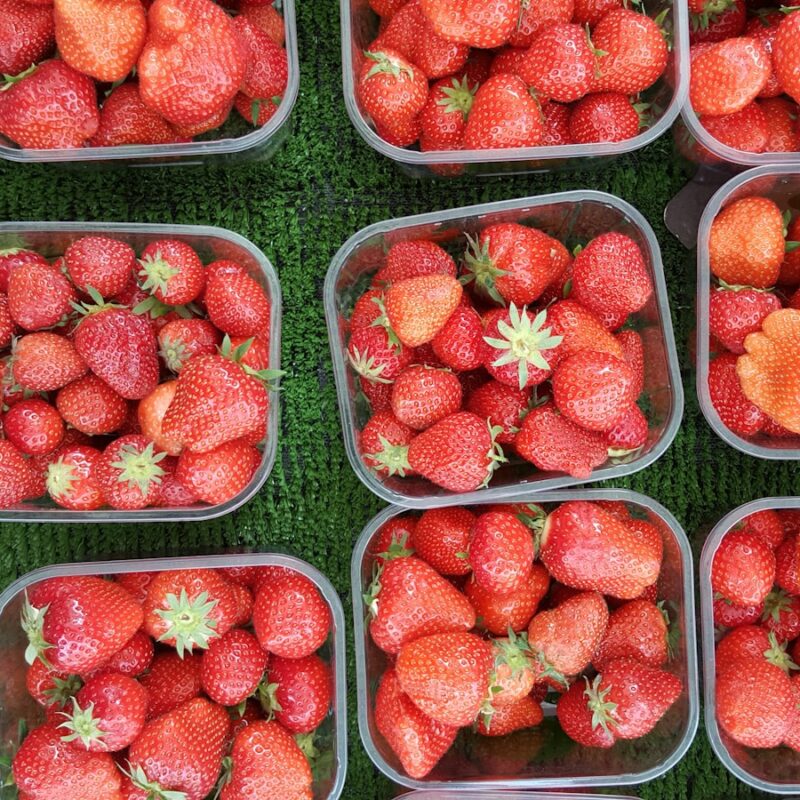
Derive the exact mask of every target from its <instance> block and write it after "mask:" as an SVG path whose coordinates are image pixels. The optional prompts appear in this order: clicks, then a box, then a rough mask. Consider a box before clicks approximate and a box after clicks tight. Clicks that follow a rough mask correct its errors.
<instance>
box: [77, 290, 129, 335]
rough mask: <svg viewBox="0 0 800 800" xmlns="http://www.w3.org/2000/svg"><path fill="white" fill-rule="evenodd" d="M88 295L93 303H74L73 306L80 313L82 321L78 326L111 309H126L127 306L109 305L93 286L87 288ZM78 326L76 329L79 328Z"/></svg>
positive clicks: (80, 320)
mask: <svg viewBox="0 0 800 800" xmlns="http://www.w3.org/2000/svg"><path fill="white" fill-rule="evenodd" d="M86 293H87V294H88V295H89V297H90V298H91V300H92V302H91V303H87V302H83V303H76V302H75V301H72V303H71V306H72V308H73V309H74V310H75V311H76V312H77V313H78V316H79V317H80V319H79V320H78V323H77V325H80V324H81V323H82V322H83V321H84V320H86V319H88V318H89V317H92V316H94V315H95V314H100V313H102V312H103V311H110V310H111V309H115V308H117V309H118V308H126V306H123V305H121V304H120V303H109V302H107V301H106V300H104V299H103V296H102V295H101V294H100V292H98V291H97V289H95V288H94V287H93V286H88V287H87V288H86ZM77 325H76V327H77Z"/></svg>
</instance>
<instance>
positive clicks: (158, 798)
mask: <svg viewBox="0 0 800 800" xmlns="http://www.w3.org/2000/svg"><path fill="white" fill-rule="evenodd" d="M227 760H230V759H227ZM118 766H119V768H120V771H121V772H122V773H123V774H124V775H127V776H128V778H130V781H131V783H132V784H133V785H134V786H135V787H136V788H137V789H139V790H140V791H142V792H145V794H146V796H147V797H146V800H186V793H185V792H179V791H176V790H175V789H164V788H163V787H162V786H161V784H159V783H156V782H155V781H151V780H150V779H149V778H148V777H147V775H146V773H145V771H144V770H143V769H142V768H141V767H140V766H139V765H138V764H137V765H136V766H135V767H134V766H133V765H132V764H131V762H130V761H129V762H128V769H127V770H126V769H124V768H123V767H122V766H120V765H118Z"/></svg>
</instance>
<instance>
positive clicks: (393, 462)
mask: <svg viewBox="0 0 800 800" xmlns="http://www.w3.org/2000/svg"><path fill="white" fill-rule="evenodd" d="M459 389H460V387H459ZM414 435H415V433H414V431H413V430H412V429H411V428H410V427H408V425H405V424H404V423H402V422H400V421H399V420H398V419H397V418H396V417H395V416H394V414H393V413H392V412H391V411H378V412H377V413H376V414H375V415H374V416H372V417H371V418H370V419H369V421H368V422H367V424H366V425H365V426H364V428H363V430H362V431H361V433H360V435H359V439H358V449H359V451H360V452H361V457H362V458H363V459H364V463H365V464H366V465H367V466H368V467H369V468H370V469H371V470H374V471H375V472H376V473H377V474H379V475H385V476H387V477H392V476H393V475H399V476H400V477H401V478H402V477H405V476H406V475H410V474H412V470H411V467H410V466H409V464H408V445H409V444H410V443H411V440H412V439H413V438H414Z"/></svg>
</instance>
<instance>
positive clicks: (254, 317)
mask: <svg viewBox="0 0 800 800" xmlns="http://www.w3.org/2000/svg"><path fill="white" fill-rule="evenodd" d="M203 301H204V302H205V305H206V310H207V312H208V318H209V319H210V320H211V322H212V323H213V324H214V326H215V327H217V328H219V330H221V331H222V332H223V333H227V334H228V335H229V336H260V335H265V334H266V333H267V332H268V331H269V327H270V301H269V298H268V297H267V295H266V293H265V291H264V289H263V288H262V286H261V284H260V283H258V281H256V280H254V279H253V278H251V277H250V276H249V275H248V274H246V273H245V272H235V273H211V274H209V276H208V280H207V283H206V291H205V294H204V295H203Z"/></svg>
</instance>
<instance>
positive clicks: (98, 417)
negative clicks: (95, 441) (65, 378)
mask: <svg viewBox="0 0 800 800" xmlns="http://www.w3.org/2000/svg"><path fill="white" fill-rule="evenodd" d="M56 407H57V408H58V413H59V414H61V416H62V417H63V418H64V421H65V422H68V423H69V424H70V425H72V427H73V428H76V429H77V430H79V431H82V432H83V433H86V434H90V435H92V436H94V435H104V434H107V433H113V432H114V431H116V430H118V429H119V428H120V427H121V426H122V423H123V422H124V421H125V417H126V416H127V414H128V404H127V402H126V401H125V400H124V399H123V398H122V397H120V396H119V395H118V394H117V393H116V392H115V391H114V390H113V389H112V388H111V387H110V386H109V385H108V384H107V383H106V382H105V381H102V380H100V378H98V377H96V376H94V375H91V374H89V375H84V376H83V377H82V378H78V380H76V381H73V382H72V383H70V384H68V385H67V386H65V387H64V388H63V389H61V391H59V393H58V395H57V396H56Z"/></svg>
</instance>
